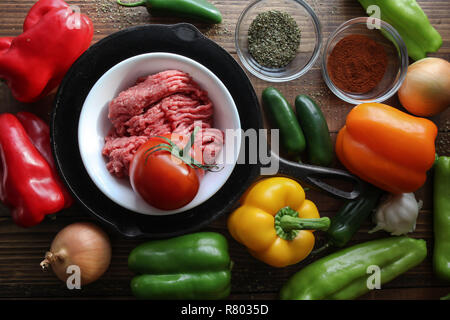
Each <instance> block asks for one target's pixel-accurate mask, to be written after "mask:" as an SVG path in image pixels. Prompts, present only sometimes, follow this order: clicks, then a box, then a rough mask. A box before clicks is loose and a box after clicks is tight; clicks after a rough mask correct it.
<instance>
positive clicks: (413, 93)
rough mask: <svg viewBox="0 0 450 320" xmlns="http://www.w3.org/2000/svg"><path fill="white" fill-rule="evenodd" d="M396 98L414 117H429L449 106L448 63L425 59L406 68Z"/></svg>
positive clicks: (449, 66) (449, 68) (449, 79)
mask: <svg viewBox="0 0 450 320" xmlns="http://www.w3.org/2000/svg"><path fill="white" fill-rule="evenodd" d="M398 97H399V99H400V102H401V104H402V105H403V107H404V108H405V109H406V110H408V111H409V112H411V113H412V114H414V115H417V116H422V117H430V116H433V115H436V114H438V113H440V112H442V111H444V110H445V109H446V108H448V107H449V106H450V63H449V62H448V61H446V60H444V59H440V58H425V59H422V60H419V61H416V62H414V63H413V64H411V65H410V66H409V67H408V73H407V74H406V78H405V81H404V82H403V84H402V86H401V87H400V90H399V91H398Z"/></svg>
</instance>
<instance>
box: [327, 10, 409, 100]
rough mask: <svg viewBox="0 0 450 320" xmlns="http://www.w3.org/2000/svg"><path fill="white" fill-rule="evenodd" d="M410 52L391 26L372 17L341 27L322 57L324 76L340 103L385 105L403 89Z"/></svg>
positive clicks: (332, 36)
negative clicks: (377, 103)
mask: <svg viewBox="0 0 450 320" xmlns="http://www.w3.org/2000/svg"><path fill="white" fill-rule="evenodd" d="M407 69H408V52H407V50H406V45H405V43H404V42H403V40H402V38H401V36H400V35H399V34H398V32H397V31H396V30H395V29H394V27H392V26H391V25H390V24H388V23H386V22H384V21H382V20H380V19H377V18H371V17H369V18H368V17H361V18H355V19H351V20H349V21H347V22H344V23H343V24H341V25H340V26H339V27H338V28H337V29H336V31H334V32H333V33H332V34H331V36H330V38H329V39H328V41H327V43H326V45H325V47H324V53H323V56H322V75H323V78H324V80H325V82H326V84H327V85H328V87H329V88H330V90H331V91H332V92H333V93H334V94H335V95H336V96H338V97H339V98H340V99H342V100H344V101H346V102H349V103H352V104H360V103H364V102H382V101H385V100H387V99H388V98H390V97H391V96H393V95H394V94H395V93H396V92H397V91H398V89H399V88H400V86H401V85H402V83H403V81H404V79H405V76H406V71H407Z"/></svg>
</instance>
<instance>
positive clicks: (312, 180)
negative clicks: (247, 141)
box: [272, 152, 366, 200]
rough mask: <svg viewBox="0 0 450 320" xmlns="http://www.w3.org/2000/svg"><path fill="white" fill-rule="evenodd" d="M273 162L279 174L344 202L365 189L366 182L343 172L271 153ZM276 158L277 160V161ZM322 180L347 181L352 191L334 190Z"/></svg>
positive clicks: (354, 197) (355, 196)
mask: <svg viewBox="0 0 450 320" xmlns="http://www.w3.org/2000/svg"><path fill="white" fill-rule="evenodd" d="M272 157H275V159H274V160H278V161H279V173H281V174H286V175H289V176H292V177H295V178H298V179H300V180H302V181H304V182H306V183H308V184H310V185H312V186H314V187H317V188H319V189H321V190H323V191H325V192H327V193H328V194H330V195H332V196H334V197H337V198H341V199H346V200H353V199H356V198H358V197H359V195H360V194H361V193H362V192H363V191H364V189H365V188H366V182H364V181H362V180H361V179H359V178H358V177H356V176H354V175H352V174H350V173H348V172H347V171H344V170H339V169H332V168H325V167H319V166H313V165H308V164H302V163H296V162H292V161H288V160H285V159H283V158H280V157H279V156H278V155H277V154H275V153H273V152H272ZM277 158H278V159H277ZM322 179H336V180H341V181H348V182H351V183H352V184H353V190H352V191H344V190H341V189H339V188H336V187H334V186H332V185H330V184H328V183H326V182H325V181H323V180H322Z"/></svg>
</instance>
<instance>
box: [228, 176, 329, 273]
mask: <svg viewBox="0 0 450 320" xmlns="http://www.w3.org/2000/svg"><path fill="white" fill-rule="evenodd" d="M329 225H330V219H329V218H326V217H325V218H320V216H319V212H318V210H317V207H316V206H315V204H314V203H313V202H312V201H310V200H306V199H305V192H304V190H303V188H302V187H301V186H300V184H298V183H297V182H296V181H295V180H292V179H289V178H284V177H274V178H268V179H264V180H261V181H259V182H257V183H256V184H254V185H253V186H252V187H250V188H249V190H247V192H246V193H245V194H244V196H243V197H242V199H241V206H240V207H239V208H238V209H236V210H235V211H234V212H233V213H232V214H231V216H230V217H229V219H228V230H229V231H230V233H231V236H232V237H233V238H234V239H235V240H236V241H238V242H240V243H242V244H243V245H245V246H246V247H247V248H248V250H249V252H250V254H252V255H253V256H254V257H255V258H257V259H259V260H261V261H263V262H265V263H267V264H269V265H271V266H273V267H285V266H288V265H291V264H295V263H297V262H300V261H301V260H303V259H305V258H306V257H307V256H308V255H309V254H310V252H311V250H312V249H313V247H314V235H313V229H314V230H327V229H328V227H329Z"/></svg>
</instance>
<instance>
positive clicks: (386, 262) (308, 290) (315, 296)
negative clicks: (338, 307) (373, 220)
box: [280, 237, 427, 300]
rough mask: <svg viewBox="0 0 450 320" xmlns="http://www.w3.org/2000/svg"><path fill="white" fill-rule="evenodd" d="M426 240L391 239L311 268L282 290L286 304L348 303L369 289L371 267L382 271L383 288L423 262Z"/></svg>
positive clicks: (365, 245)
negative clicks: (335, 301)
mask: <svg viewBox="0 0 450 320" xmlns="http://www.w3.org/2000/svg"><path fill="white" fill-rule="evenodd" d="M426 255H427V247H426V243H425V241H424V240H417V239H412V238H408V237H390V238H385V239H379V240H373V241H369V242H365V243H360V244H357V245H355V246H353V247H350V248H346V249H343V250H340V251H338V252H335V253H333V254H331V255H329V256H326V257H324V258H321V259H319V260H316V261H315V262H313V263H311V264H309V265H308V266H306V267H305V268H303V269H302V270H300V271H299V272H297V273H296V274H295V275H294V276H292V277H291V278H290V279H289V280H288V282H287V283H286V284H285V285H284V287H283V288H282V289H281V293H280V298H281V299H283V300H322V299H327V300H347V299H354V298H357V297H359V296H361V295H363V294H365V293H367V292H368V291H369V290H370V289H369V288H368V283H367V282H368V277H370V276H371V274H369V273H368V271H369V269H368V268H369V267H371V266H377V267H379V268H380V284H384V283H386V282H389V281H391V280H392V279H394V278H395V277H397V276H399V275H400V274H402V273H403V272H405V271H407V270H409V269H411V268H412V267H414V266H416V265H418V264H419V263H420V262H422V261H423V260H424V259H425V257H426Z"/></svg>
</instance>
